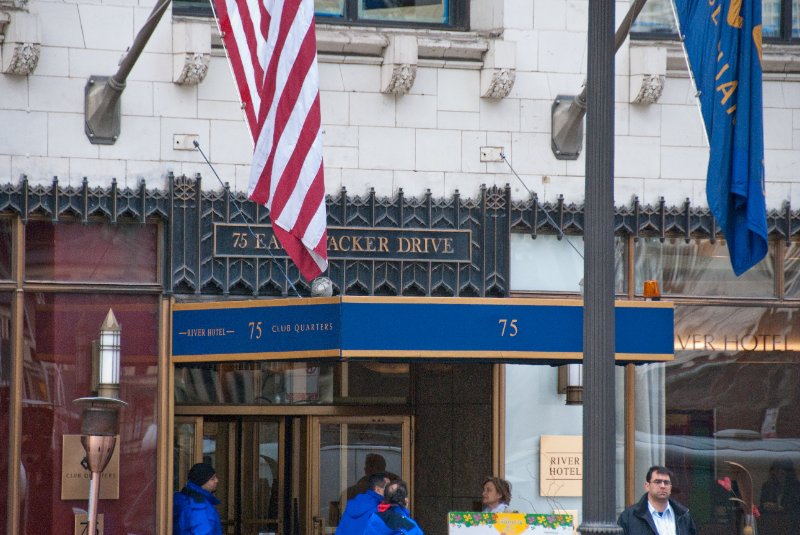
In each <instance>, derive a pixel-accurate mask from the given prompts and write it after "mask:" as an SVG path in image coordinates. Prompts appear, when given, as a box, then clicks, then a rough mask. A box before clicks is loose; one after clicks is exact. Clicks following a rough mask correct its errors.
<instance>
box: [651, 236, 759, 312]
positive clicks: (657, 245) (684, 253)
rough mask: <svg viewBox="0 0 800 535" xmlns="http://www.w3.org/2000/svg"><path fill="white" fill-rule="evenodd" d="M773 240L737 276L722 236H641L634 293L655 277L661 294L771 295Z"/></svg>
mask: <svg viewBox="0 0 800 535" xmlns="http://www.w3.org/2000/svg"><path fill="white" fill-rule="evenodd" d="M773 250H774V244H770V253H768V254H767V256H766V257H765V258H764V260H762V261H761V262H759V263H758V264H756V265H755V266H753V267H752V268H750V270H748V271H747V272H745V273H744V274H742V275H741V276H739V277H737V276H736V275H734V273H733V268H731V263H730V258H729V256H728V248H727V246H726V244H725V240H716V241H715V242H714V243H711V241H710V240H708V239H692V240H690V241H689V243H686V240H684V239H683V238H667V239H666V240H665V241H664V242H662V241H661V240H660V239H659V238H641V239H640V240H639V241H638V242H637V244H636V253H635V255H636V258H635V272H636V294H637V295H641V294H642V287H643V285H644V281H645V280H648V279H655V280H658V281H659V283H660V286H661V292H662V293H663V294H671V295H689V296H723V297H731V296H736V297H773V296H774V295H775V287H774V286H775V283H774V276H775V266H774V261H773V255H772V254H771V252H772V251H773Z"/></svg>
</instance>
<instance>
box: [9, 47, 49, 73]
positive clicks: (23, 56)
mask: <svg viewBox="0 0 800 535" xmlns="http://www.w3.org/2000/svg"><path fill="white" fill-rule="evenodd" d="M40 52H41V47H40V45H37V44H32V43H19V44H17V45H15V46H14V50H13V52H12V54H11V59H10V60H9V62H8V67H6V68H5V71H4V72H5V73H6V74H17V75H19V76H27V75H28V74H32V73H33V71H34V70H36V65H38V64H39V53H40Z"/></svg>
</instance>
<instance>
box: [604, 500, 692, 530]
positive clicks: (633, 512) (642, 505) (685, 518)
mask: <svg viewBox="0 0 800 535" xmlns="http://www.w3.org/2000/svg"><path fill="white" fill-rule="evenodd" d="M669 505H670V507H672V512H673V513H675V531H676V533H677V535H697V526H695V525H694V520H692V517H691V516H690V515H689V509H687V508H686V507H684V506H683V505H681V504H679V503H678V502H676V501H675V500H672V499H670V500H669ZM617 524H619V525H620V527H621V528H622V531H623V532H624V533H625V535H658V531H657V530H656V524H655V522H653V515H651V514H650V509H649V508H648V507H647V494H646V493H645V495H644V496H642V499H641V500H639V501H638V502H637V503H635V504H634V505H631V506H630V507H628V508H627V509H625V510H624V511H622V514H621V515H619V520H617Z"/></svg>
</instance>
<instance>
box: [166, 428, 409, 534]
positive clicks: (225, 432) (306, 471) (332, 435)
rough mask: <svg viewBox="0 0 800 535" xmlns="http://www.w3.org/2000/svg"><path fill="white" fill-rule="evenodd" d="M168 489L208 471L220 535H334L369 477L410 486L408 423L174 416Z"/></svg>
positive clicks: (364, 487)
mask: <svg viewBox="0 0 800 535" xmlns="http://www.w3.org/2000/svg"><path fill="white" fill-rule="evenodd" d="M174 444H175V448H174V468H175V469H174V482H173V483H174V488H175V489H180V488H181V487H182V486H183V485H184V484H185V482H186V478H187V475H188V472H189V468H190V467H191V466H192V464H194V463H196V462H200V461H203V462H207V463H209V464H211V465H212V466H214V468H215V469H216V471H217V475H218V477H219V479H220V484H219V486H218V488H217V492H216V496H217V498H219V500H220V502H221V503H220V506H219V512H220V518H221V520H222V524H223V531H224V533H225V534H226V535H297V534H300V533H314V534H315V535H323V534H333V533H335V532H336V526H337V525H338V522H339V519H340V518H341V515H342V513H343V511H344V508H345V505H346V503H347V500H348V499H349V498H352V497H353V496H354V495H355V494H358V493H360V492H363V491H365V490H366V479H367V475H368V473H372V472H378V471H382V472H386V473H387V474H389V476H390V477H402V478H403V479H406V480H410V479H411V468H410V467H411V461H410V460H411V453H410V444H411V417H410V416H347V417H341V416H336V417H320V416H264V417H262V416H239V415H237V416H227V415H226V416H218V415H208V416H176V417H175V430H174Z"/></svg>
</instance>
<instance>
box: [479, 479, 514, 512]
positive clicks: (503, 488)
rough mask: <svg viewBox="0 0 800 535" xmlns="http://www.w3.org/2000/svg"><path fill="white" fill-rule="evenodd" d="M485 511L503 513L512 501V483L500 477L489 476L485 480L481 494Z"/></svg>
mask: <svg viewBox="0 0 800 535" xmlns="http://www.w3.org/2000/svg"><path fill="white" fill-rule="evenodd" d="M481 500H482V502H483V512H484V513H502V512H505V511H506V510H507V509H508V504H509V503H510V502H511V483H509V482H508V481H506V480H505V479H500V478H499V477H487V478H486V479H484V480H483V493H482V494H481Z"/></svg>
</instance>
